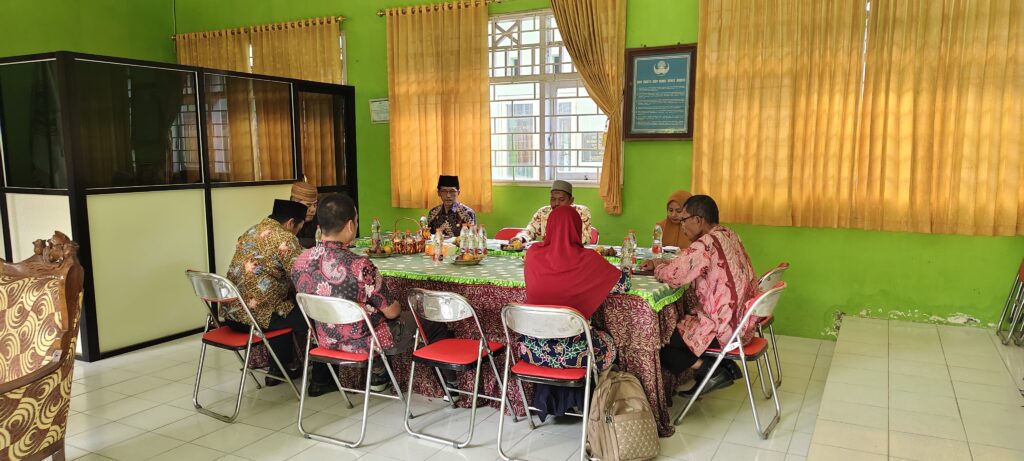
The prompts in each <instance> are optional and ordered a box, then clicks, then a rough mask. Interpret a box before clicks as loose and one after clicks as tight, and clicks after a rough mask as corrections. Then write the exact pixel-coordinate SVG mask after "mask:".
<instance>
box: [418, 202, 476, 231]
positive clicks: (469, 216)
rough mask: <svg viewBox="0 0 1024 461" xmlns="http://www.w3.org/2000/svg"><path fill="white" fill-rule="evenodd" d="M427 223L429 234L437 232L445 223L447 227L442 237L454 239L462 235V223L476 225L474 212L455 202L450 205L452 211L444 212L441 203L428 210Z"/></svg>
mask: <svg viewBox="0 0 1024 461" xmlns="http://www.w3.org/2000/svg"><path fill="white" fill-rule="evenodd" d="M427 222H428V223H429V225H430V232H431V233H434V232H437V229H438V228H439V227H441V226H442V225H443V224H445V223H447V224H448V226H447V228H445V230H444V236H445V237H454V236H457V235H459V234H461V233H462V224H463V223H465V224H476V212H474V211H473V209H472V208H470V207H468V206H466V205H463V204H462V203H459V202H455V204H454V205H452V209H451V210H448V211H447V212H446V211H444V204H443V203H442V204H440V205H438V206H436V207H434V208H431V209H430V213H429V214H427Z"/></svg>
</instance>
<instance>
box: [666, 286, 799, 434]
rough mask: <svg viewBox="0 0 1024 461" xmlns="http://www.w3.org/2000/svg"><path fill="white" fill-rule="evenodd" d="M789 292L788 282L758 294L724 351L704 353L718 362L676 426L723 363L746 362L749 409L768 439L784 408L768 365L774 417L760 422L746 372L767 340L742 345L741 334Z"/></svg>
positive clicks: (759, 431)
mask: <svg viewBox="0 0 1024 461" xmlns="http://www.w3.org/2000/svg"><path fill="white" fill-rule="evenodd" d="M785 289H786V282H779V283H778V284H776V285H775V286H774V287H772V288H771V289H769V290H767V291H765V292H763V293H761V294H759V295H758V296H757V298H754V300H753V301H751V303H750V308H748V309H747V312H746V313H745V314H744V315H743V319H741V320H740V323H739V325H737V327H736V330H735V331H734V332H733V334H732V337H730V338H729V341H728V342H727V343H726V344H725V346H724V347H722V348H721V349H711V348H709V349H708V350H707V351H706V352H704V354H703V357H704V360H710V359H714V360H715V362H714V363H713V364H712V365H711V369H710V370H709V371H708V373H707V375H706V376H705V378H704V379H703V380H702V381H701V383H700V385H698V386H697V390H696V392H694V393H693V396H691V397H690V401H689V402H687V403H686V408H683V411H682V412H681V413H679V416H677V417H676V419H675V422H674V424H676V425H679V424H680V423H681V422H682V421H683V418H684V417H685V416H686V414H687V413H688V412H689V411H690V408H691V407H693V404H694V403H695V402H696V401H697V398H698V397H700V393H701V391H703V390H704V386H706V385H707V383H708V381H709V380H710V379H711V377H712V375H714V371H715V369H716V368H718V366H719V365H721V363H722V361H723V360H739V361H741V362H742V363H743V366H741V367H740V370H741V371H742V372H743V381H744V382H745V383H746V385H747V397H748V398H749V400H750V410H751V412H752V413H753V415H754V427H755V429H756V430H757V434H758V435H759V436H761V438H762V439H767V438H768V434H771V432H772V429H774V428H775V426H776V425H777V424H778V423H779V418H780V416H781V415H782V406H781V405H780V404H779V395H778V392H776V389H775V380H774V379H773V377H772V369H771V367H769V366H767V365H766V366H765V369H766V370H767V371H768V385H769V386H771V388H772V389H771V396H772V399H773V400H774V402H775V416H774V417H772V419H771V420H770V421H769V422H768V424H762V423H761V419H760V418H758V416H757V405H756V403H755V401H754V392H753V390H752V388H751V386H750V374H749V373H747V366H746V362H754V361H758V360H760V359H761V358H762V357H766V354H765V352H766V351H767V350H768V340H766V339H764V338H761V337H756V336H755V337H754V338H751V339H750V342H748V343H747V344H746V345H744V344H742V342H741V340H740V336H741V333H742V332H743V330H744V327H745V326H746V325H747V322H750V321H752V317H754V316H759V317H768V316H771V315H772V313H773V312H774V311H775V305H776V304H777V303H778V301H779V295H780V294H782V290H785Z"/></svg>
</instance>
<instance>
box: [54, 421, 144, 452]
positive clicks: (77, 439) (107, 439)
mask: <svg viewBox="0 0 1024 461" xmlns="http://www.w3.org/2000/svg"><path fill="white" fill-rule="evenodd" d="M142 433H143V431H142V430H140V429H137V428H134V427H131V426H128V425H126V424H121V423H117V422H114V423H110V424H106V425H103V426H100V427H98V428H96V429H91V430H88V431H85V432H82V433H80V434H78V435H75V436H74V437H69V438H67V439H66V443H67V444H68V445H71V446H73V447H77V448H81V449H82V450H85V451H89V452H98V451H99V450H102V449H104V448H107V447H109V446H111V445H114V444H116V443H119V442H123V441H125V440H128V439H130V438H132V437H135V436H138V435H139V434H142Z"/></svg>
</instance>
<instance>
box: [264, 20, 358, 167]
mask: <svg viewBox="0 0 1024 461" xmlns="http://www.w3.org/2000/svg"><path fill="white" fill-rule="evenodd" d="M342 20H343V18H340V17H325V18H315V19H304V20H300V21H292V22H287V23H280V24H267V25H263V26H255V27H253V28H252V71H253V72H255V73H257V74H266V75H278V76H282V77H291V78H298V79H302V80H313V81H318V82H325V83H333V84H341V83H342V78H341V76H342V61H341V44H340V41H339V35H340V30H339V27H340V25H341V22H342ZM264 107H265V108H267V109H269V108H270V107H271V106H270V105H265V106H264ZM273 107H275V108H276V109H275V110H274V111H273V112H267V113H262V112H257V118H259V119H260V121H261V122H263V121H264V120H266V121H268V122H269V123H271V124H272V126H271V127H265V128H269V129H272V130H273V131H274V132H275V133H283V126H282V125H281V124H282V123H285V122H287V123H290V121H291V115H290V108H288V110H287V111H284V109H285V107H284V106H283V105H282V106H276V105H275V106H273ZM296 109H297V114H296V115H297V116H298V117H299V122H300V133H301V137H302V138H301V142H300V145H301V148H302V172H303V174H305V175H306V180H307V181H309V182H310V183H311V184H313V185H315V186H332V185H335V184H336V183H337V175H336V174H335V172H334V164H335V156H336V155H337V153H336V152H335V150H334V147H335V139H334V135H335V130H334V128H333V127H334V125H335V120H334V110H333V109H334V101H333V99H332V98H331V97H329V96H325V95H324V96H322V95H313V94H305V93H304V94H303V95H302V96H301V97H300V100H299V101H296ZM261 124H262V123H261ZM288 133H289V134H290V133H291V131H290V130H289V131H288ZM263 138H264V137H261V138H260V139H261V140H260V145H261V146H263V145H264V140H263ZM273 140H274V141H276V142H274V143H273V146H268V147H270V148H271V149H272V151H273V152H277V153H278V154H277V155H274V156H270V157H271V158H267V157H268V156H264V158H263V160H264V163H265V164H266V165H267V166H268V167H270V166H271V165H279V164H281V163H282V162H283V161H284V160H285V159H284V158H281V156H282V155H286V156H287V157H288V160H289V162H290V157H291V152H290V151H287V149H285V148H284V147H285V146H284V141H288V142H289V143H290V142H291V138H288V139H287V140H284V139H278V138H276V137H275V138H273ZM268 141H269V140H268ZM328 166H329V167H328ZM290 171H291V170H290V169H289V172H290Z"/></svg>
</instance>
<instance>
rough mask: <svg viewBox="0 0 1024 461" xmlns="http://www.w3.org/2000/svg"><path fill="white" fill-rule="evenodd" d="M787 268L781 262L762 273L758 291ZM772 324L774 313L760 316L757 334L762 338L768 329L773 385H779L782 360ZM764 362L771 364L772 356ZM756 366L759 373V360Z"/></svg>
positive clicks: (767, 364)
mask: <svg viewBox="0 0 1024 461" xmlns="http://www.w3.org/2000/svg"><path fill="white" fill-rule="evenodd" d="M787 269H789V263H782V264H779V265H778V266H775V268H774V269H772V270H770V271H768V272H767V273H765V274H764V275H762V276H761V279H760V280H758V281H757V287H758V290H760V291H768V290H770V289H772V287H774V286H775V284H776V283H779V282H781V281H782V276H783V275H784V274H785V273H786V270H787ZM774 325H775V316H774V315H771V316H768V317H762V318H761V320H760V321H759V322H757V335H758V336H760V337H762V338H764V337H765V336H764V330H765V328H767V329H768V337H769V338H770V339H771V343H772V344H771V349H772V355H773V356H774V358H775V360H774V362H775V387H779V386H781V385H782V362H781V361H779V348H778V347H776V346H775V326H774ZM765 362H767V363H766V364H765V366H768V367H770V366H772V357H765ZM757 366H758V369H757V373H758V374H760V373H761V364H760V362H758V365H757ZM761 392H766V389H765V387H764V380H763V379H762V380H761ZM764 397H765V398H766V399H768V398H771V395H769V394H767V393H766V394H765V396H764Z"/></svg>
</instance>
